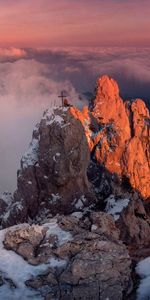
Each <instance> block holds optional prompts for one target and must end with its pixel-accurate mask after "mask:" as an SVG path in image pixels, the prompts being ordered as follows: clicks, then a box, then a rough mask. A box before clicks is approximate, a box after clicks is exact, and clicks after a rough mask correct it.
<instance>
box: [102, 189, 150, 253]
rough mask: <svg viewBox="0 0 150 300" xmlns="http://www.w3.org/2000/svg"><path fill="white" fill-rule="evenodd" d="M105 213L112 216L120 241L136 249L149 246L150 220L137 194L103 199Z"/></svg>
mask: <svg viewBox="0 0 150 300" xmlns="http://www.w3.org/2000/svg"><path fill="white" fill-rule="evenodd" d="M105 203H106V207H105V211H106V212H107V213H109V214H110V215H112V216H113V218H114V220H115V223H116V226H117V228H119V231H120V239H121V240H122V241H124V243H125V244H127V245H132V247H133V248H135V249H136V247H137V245H138V248H140V247H143V248H144V247H145V248H146V247H148V246H149V244H150V219H149V217H148V215H147V213H146V211H145V209H144V206H143V203H142V199H140V197H139V194H138V193H137V192H133V193H127V194H124V195H121V196H120V197H118V196H116V197H115V196H114V195H111V196H109V197H108V198H107V199H105Z"/></svg>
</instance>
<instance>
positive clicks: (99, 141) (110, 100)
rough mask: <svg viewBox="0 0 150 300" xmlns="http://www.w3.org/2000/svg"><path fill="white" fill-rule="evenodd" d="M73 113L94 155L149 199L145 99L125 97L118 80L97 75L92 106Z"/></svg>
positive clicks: (149, 131)
mask: <svg viewBox="0 0 150 300" xmlns="http://www.w3.org/2000/svg"><path fill="white" fill-rule="evenodd" d="M71 110H72V113H73V115H74V116H75V117H76V118H77V119H79V120H80V121H81V123H82V125H83V126H84V129H85V133H86V136H87V141H88V144H89V148H90V151H91V153H92V155H93V157H94V158H95V159H96V160H97V162H98V163H99V164H100V165H103V166H104V167H105V168H106V169H107V170H108V171H109V172H110V173H111V174H117V175H118V176H119V177H120V179H122V178H126V179H127V180H128V181H129V182H130V184H131V186H132V187H133V188H134V189H136V190H138V191H139V192H140V193H141V195H142V197H144V198H145V201H146V200H147V201H149V200H150V184H149V183H150V116H149V111H148V109H147V108H146V105H145V103H144V101H142V100H140V99H135V100H130V101H125V102H123V100H122V99H121V98H120V96H119V87H118V85H117V83H116V82H115V81H114V80H113V79H112V78H109V77H108V76H103V77H102V78H100V79H98V81H97V85H96V95H95V99H93V101H92V107H91V109H90V110H89V109H88V108H83V111H82V113H81V112H78V111H77V110H76V109H75V108H72V109H71Z"/></svg>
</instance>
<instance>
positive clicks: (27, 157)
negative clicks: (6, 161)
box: [21, 138, 39, 169]
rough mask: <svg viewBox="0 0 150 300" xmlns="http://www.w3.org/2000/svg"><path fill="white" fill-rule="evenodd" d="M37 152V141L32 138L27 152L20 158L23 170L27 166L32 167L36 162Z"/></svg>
mask: <svg viewBox="0 0 150 300" xmlns="http://www.w3.org/2000/svg"><path fill="white" fill-rule="evenodd" d="M38 150H39V140H38V139H35V138H33V139H32V141H31V143H30V145H29V148H28V150H27V151H26V152H25V154H24V156H23V157H22V160H21V163H22V167H23V169H25V168H27V167H28V166H33V165H35V164H36V162H37V161H38Z"/></svg>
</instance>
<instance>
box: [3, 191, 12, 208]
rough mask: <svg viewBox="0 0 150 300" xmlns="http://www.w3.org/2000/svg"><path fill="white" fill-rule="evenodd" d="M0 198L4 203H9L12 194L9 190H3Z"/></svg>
mask: <svg viewBox="0 0 150 300" xmlns="http://www.w3.org/2000/svg"><path fill="white" fill-rule="evenodd" d="M0 199H2V200H3V201H4V202H5V203H6V205H10V204H11V202H12V194H11V193H10V192H4V193H2V194H0Z"/></svg>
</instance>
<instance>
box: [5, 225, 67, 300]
mask: <svg viewBox="0 0 150 300" xmlns="http://www.w3.org/2000/svg"><path fill="white" fill-rule="evenodd" d="M54 236H57V241H58V245H57V247H60V246H62V245H64V244H65V243H67V242H68V241H71V240H72V235H71V233H70V232H67V231H64V230H62V229H61V228H60V227H59V225H58V223H57V219H51V220H50V222H49V223H46V224H44V225H41V226H38V225H32V226H30V225H29V224H22V225H16V226H13V227H10V228H9V229H4V230H1V231H0V275H1V278H2V280H3V284H2V285H1V286H0V299H4V300H19V299H20V298H22V299H23V300H26V299H30V298H32V299H35V300H37V299H39V300H42V299H44V298H43V297H42V296H41V295H40V293H39V292H38V291H37V290H33V289H30V288H29V287H27V286H26V281H28V280H30V279H31V278H35V277H36V276H38V275H41V274H43V272H45V271H46V270H48V268H51V269H60V268H61V269H63V268H65V267H66V264H67V261H66V260H64V259H60V258H57V257H55V256H54V255H53V254H52V253H51V252H50V253H49V256H45V255H44V254H43V258H44V256H45V259H44V260H43V261H44V262H43V261H42V263H40V260H39V263H38V264H36V265H31V264H29V262H30V263H32V259H31V258H32V256H33V254H34V247H36V248H37V247H44V246H47V247H48V248H51V244H50V239H53V237H54ZM4 246H5V247H6V248H7V249H6V248H4ZM39 249H41V251H42V248H39ZM12 250H13V251H12ZM14 251H15V252H14ZM50 251H51V250H50ZM30 252H33V254H32V253H30ZM31 254H32V255H31ZM20 255H21V256H20ZM41 256H42V252H41V253H40V254H39V258H40V257H41ZM23 257H24V258H25V260H24V259H23ZM33 262H34V260H33ZM5 279H9V282H11V285H8V284H6V280H5Z"/></svg>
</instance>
